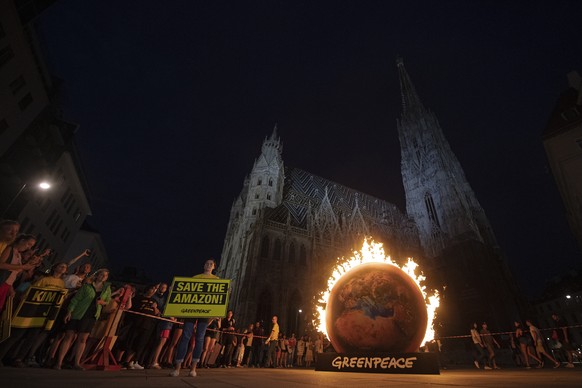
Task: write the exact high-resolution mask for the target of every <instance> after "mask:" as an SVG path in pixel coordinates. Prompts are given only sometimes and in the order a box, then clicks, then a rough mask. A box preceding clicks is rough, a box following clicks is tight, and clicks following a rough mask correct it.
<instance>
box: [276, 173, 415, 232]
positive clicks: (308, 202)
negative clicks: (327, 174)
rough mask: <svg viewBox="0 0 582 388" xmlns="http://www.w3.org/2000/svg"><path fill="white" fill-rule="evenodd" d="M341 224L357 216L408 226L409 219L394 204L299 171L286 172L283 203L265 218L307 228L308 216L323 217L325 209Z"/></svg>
mask: <svg viewBox="0 0 582 388" xmlns="http://www.w3.org/2000/svg"><path fill="white" fill-rule="evenodd" d="M328 207H330V209H327V210H328V211H330V212H331V213H332V214H330V216H331V217H333V218H334V219H335V220H337V222H338V223H341V222H342V219H345V220H346V221H348V222H351V221H352V220H353V217H354V216H356V215H361V217H363V218H364V219H365V220H366V221H368V222H370V221H372V222H375V223H378V224H386V225H394V226H396V225H398V226H400V227H402V225H403V224H406V223H408V222H409V221H408V219H407V218H406V216H405V215H404V214H403V213H402V212H401V211H400V210H399V209H398V208H397V207H396V206H395V205H393V204H391V203H389V202H386V201H384V200H381V199H379V198H376V197H373V196H371V195H368V194H364V193H362V192H359V191H357V190H354V189H351V188H349V187H346V186H343V185H341V184H339V183H336V182H333V181H330V180H328V179H325V178H322V177H319V176H317V175H314V174H311V173H309V172H307V171H303V170H301V169H298V168H292V167H288V168H287V169H286V170H285V184H284V188H283V201H282V203H281V204H280V205H279V206H277V207H275V208H272V209H267V211H266V214H265V215H266V218H267V219H269V220H271V221H275V222H280V223H286V222H287V221H288V218H289V222H290V223H291V224H292V225H293V226H298V227H303V228H306V227H307V223H308V215H309V214H310V212H311V213H312V214H318V211H319V213H321V211H322V210H325V209H326V208H328Z"/></svg>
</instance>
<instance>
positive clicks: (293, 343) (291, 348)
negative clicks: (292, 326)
mask: <svg viewBox="0 0 582 388" xmlns="http://www.w3.org/2000/svg"><path fill="white" fill-rule="evenodd" d="M296 348H297V338H295V333H291V337H290V338H289V360H288V361H287V367H289V368H291V367H292V366H293V360H294V359H295V349H296Z"/></svg>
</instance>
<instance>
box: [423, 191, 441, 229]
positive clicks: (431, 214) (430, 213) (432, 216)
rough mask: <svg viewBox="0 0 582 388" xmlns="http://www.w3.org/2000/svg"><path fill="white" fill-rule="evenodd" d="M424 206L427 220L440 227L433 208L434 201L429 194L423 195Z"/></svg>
mask: <svg viewBox="0 0 582 388" xmlns="http://www.w3.org/2000/svg"><path fill="white" fill-rule="evenodd" d="M424 205H425V206H426V211H427V213H428V218H429V219H430V220H431V221H432V222H433V223H434V224H436V225H437V226H439V227H440V226H441V225H440V223H439V219H438V216H437V212H436V207H435V206H434V201H433V199H432V196H431V195H430V194H429V193H426V194H425V195H424Z"/></svg>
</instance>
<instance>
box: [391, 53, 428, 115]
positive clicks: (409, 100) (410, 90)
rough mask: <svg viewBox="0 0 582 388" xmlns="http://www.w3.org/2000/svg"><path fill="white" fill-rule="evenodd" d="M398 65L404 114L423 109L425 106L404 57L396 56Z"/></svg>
mask: <svg viewBox="0 0 582 388" xmlns="http://www.w3.org/2000/svg"><path fill="white" fill-rule="evenodd" d="M396 66H397V67H398V74H399V78H400V93H401V95H402V115H403V116H405V115H406V114H408V113H410V112H414V111H422V110H424V107H423V105H422V102H421V101H420V97H418V94H417V93H416V89H415V88H414V85H413V84H412V81H411V80H410V77H409V76H408V73H407V72H406V69H405V68H404V60H403V59H402V57H398V58H396Z"/></svg>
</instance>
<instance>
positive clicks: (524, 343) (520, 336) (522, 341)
mask: <svg viewBox="0 0 582 388" xmlns="http://www.w3.org/2000/svg"><path fill="white" fill-rule="evenodd" d="M514 325H515V338H516V340H517V342H518V343H519V348H520V350H521V354H522V355H523V358H524V361H525V368H526V369H531V366H530V365H529V358H530V357H531V358H533V359H534V360H536V361H537V362H538V366H540V367H541V365H542V360H540V359H539V358H538V357H536V355H535V354H533V353H532V352H531V351H530V350H529V346H530V345H531V337H530V336H529V334H528V333H524V331H523V329H522V327H521V323H520V322H517V321H515V322H514Z"/></svg>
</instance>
